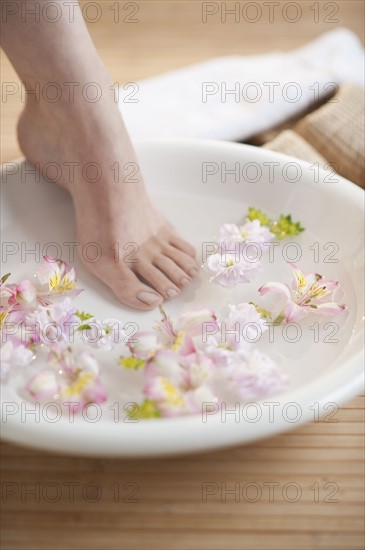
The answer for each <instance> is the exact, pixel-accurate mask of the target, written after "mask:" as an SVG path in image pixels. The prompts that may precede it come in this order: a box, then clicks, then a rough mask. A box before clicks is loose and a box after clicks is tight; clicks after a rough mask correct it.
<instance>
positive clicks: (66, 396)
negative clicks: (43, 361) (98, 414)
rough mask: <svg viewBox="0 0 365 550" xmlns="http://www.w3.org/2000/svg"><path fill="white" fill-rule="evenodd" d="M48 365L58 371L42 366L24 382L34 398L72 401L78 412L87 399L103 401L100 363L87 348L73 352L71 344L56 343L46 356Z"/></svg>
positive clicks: (74, 409)
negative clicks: (61, 345) (66, 345)
mask: <svg viewBox="0 0 365 550" xmlns="http://www.w3.org/2000/svg"><path fill="white" fill-rule="evenodd" d="M49 364H50V366H52V364H53V365H55V366H56V367H57V369H58V370H57V371H53V370H50V369H47V370H43V371H41V372H40V373H38V374H36V375H35V376H34V377H33V378H32V379H31V380H30V381H29V382H28V384H27V386H26V390H27V391H28V393H29V394H30V395H31V396H32V397H33V398H34V399H36V400H37V401H41V402H42V401H47V400H51V399H52V400H54V401H58V402H60V404H61V405H65V404H66V403H68V405H67V406H68V407H70V405H69V404H70V403H72V404H73V407H72V410H73V411H74V412H75V413H77V412H79V411H80V410H82V408H83V407H85V405H87V404H89V403H97V404H101V403H104V402H105V401H106V399H107V395H106V391H105V389H104V386H103V384H102V383H101V380H100V379H99V376H98V373H99V365H98V363H97V361H96V359H95V357H94V356H93V355H92V354H91V353H89V352H85V351H84V352H82V353H79V354H75V353H74V352H73V351H72V350H71V349H70V348H61V347H60V346H55V347H54V348H53V349H52V351H51V353H50V356H49Z"/></svg>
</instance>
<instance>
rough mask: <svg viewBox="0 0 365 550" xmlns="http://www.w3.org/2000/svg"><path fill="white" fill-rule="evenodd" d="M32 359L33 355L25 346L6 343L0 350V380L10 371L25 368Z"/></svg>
mask: <svg viewBox="0 0 365 550" xmlns="http://www.w3.org/2000/svg"><path fill="white" fill-rule="evenodd" d="M32 358H33V353H32V352H31V351H30V350H29V349H27V348H26V347H25V346H23V345H22V344H21V345H18V346H14V344H13V342H11V341H8V342H5V344H2V346H1V349H0V378H1V379H3V378H5V377H6V375H7V374H8V373H9V371H10V370H12V369H14V368H16V367H26V366H27V365H29V363H30V362H31V360H32Z"/></svg>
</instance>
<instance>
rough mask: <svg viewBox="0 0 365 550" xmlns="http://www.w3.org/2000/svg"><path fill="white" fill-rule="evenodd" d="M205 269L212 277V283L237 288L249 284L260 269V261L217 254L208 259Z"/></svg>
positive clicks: (235, 255) (228, 254) (225, 253)
mask: <svg viewBox="0 0 365 550" xmlns="http://www.w3.org/2000/svg"><path fill="white" fill-rule="evenodd" d="M204 267H205V269H206V271H208V273H211V274H212V276H211V278H210V279H209V280H210V281H211V282H213V283H216V284H218V285H221V286H224V287H230V286H235V285H238V284H240V283H249V282H250V281H251V279H252V277H253V276H254V275H255V274H256V272H257V271H258V270H259V269H260V262H259V261H252V262H250V261H248V260H247V259H245V258H243V257H241V255H239V258H237V254H231V253H229V252H223V253H222V252H217V253H216V254H212V255H211V256H209V257H208V259H207V261H206V263H205V264H204Z"/></svg>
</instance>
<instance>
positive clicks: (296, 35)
mask: <svg viewBox="0 0 365 550" xmlns="http://www.w3.org/2000/svg"><path fill="white" fill-rule="evenodd" d="M84 4H87V2H84ZM89 4H90V3H89ZM97 4H98V5H99V8H101V10H102V14H101V15H102V16H101V19H100V21H98V22H97V23H94V24H90V25H89V28H90V31H91V33H92V35H93V37H94V39H95V42H96V45H97V47H98V49H99V51H100V53H101V55H102V57H103V59H104V61H105V63H106V65H107V66H108V69H109V71H110V72H111V74H112V77H113V79H114V80H115V81H116V82H127V81H134V80H137V79H140V78H144V77H148V76H151V75H154V74H157V73H159V72H162V71H165V70H168V69H173V68H176V67H181V66H183V65H185V64H188V63H193V62H197V61H201V60H204V59H208V58H210V57H212V56H218V55H228V54H252V53H263V52H267V51H272V50H278V49H283V50H288V49H291V48H294V47H296V46H299V45H301V44H304V43H305V42H306V41H308V40H310V39H312V38H314V37H316V36H318V35H320V34H321V33H323V32H325V31H328V30H331V29H334V28H338V27H340V26H345V27H348V28H350V29H352V30H354V31H355V32H356V33H357V34H358V36H359V37H360V39H361V40H362V41H364V34H363V33H364V25H363V17H364V4H363V2H362V1H352V0H345V1H337V2H325V1H321V2H314V1H312V0H309V1H307V0H304V1H301V2H299V3H298V4H300V6H301V9H302V15H301V17H300V19H299V20H298V22H296V23H288V22H286V21H285V19H284V15H285V12H284V11H283V10H284V9H285V5H286V4H288V2H281V3H280V6H279V7H278V8H277V12H275V20H274V22H273V23H271V22H270V21H269V13H268V8H265V6H264V3H263V2H261V1H260V2H254V3H253V4H256V5H259V6H261V7H262V9H263V11H262V16H261V18H260V20H259V21H258V22H256V23H249V22H247V21H245V20H244V18H243V16H242V9H244V7H245V5H246V4H248V2H240V3H239V4H240V10H241V12H240V13H241V15H240V20H239V22H237V23H236V22H234V21H233V20H232V19H233V18H232V17H231V18H230V17H228V18H227V22H226V23H223V22H222V21H221V17H220V15H221V6H222V3H221V2H212V3H210V4H212V5H213V6H215V7H216V8H217V9H218V10H219V12H218V13H217V14H216V15H214V16H211V17H208V20H207V22H206V23H202V3H201V2H199V1H195V0H192V1H190V0H185V1H174V0H170V1H167V0H166V1H158V2H155V1H153V0H145V1H138V2H129V3H128V2H120V3H119V4H120V8H121V11H120V22H119V23H116V22H114V21H113V17H114V15H115V11H113V10H112V9H111V8H112V7H113V6H114V10H115V9H116V8H115V6H116V4H117V3H116V2H109V1H99V2H97ZM127 4H128V5H127ZM233 4H234V2H226V5H227V7H230V6H232V5H233ZM135 6H137V8H138V13H135V14H134V15H132V12H133V11H135V9H136V8H135ZM313 6H314V7H313ZM316 6H317V7H318V14H317V15H318V22H315V21H314V17H315V15H316V14H315V12H314V11H313V10H314V9H316ZM123 8H126V9H123ZM241 8H242V9H241ZM243 13H245V14H246V15H247V17H246V18H247V19H250V18H251V19H252V18H253V16H254V15H253V12H252V13H249V12H243ZM288 15H289V17H292V15H290V14H289V12H288ZM89 16H90V17H94V15H93V12H92V10H91V8H90V12H89ZM128 18H132V19H138V20H139V22H136V23H133V22H130V23H127V22H126V21H125V20H126V19H128ZM335 19H337V20H338V22H331V21H333V20H335ZM123 20H124V21H123ZM1 72H2V81H3V82H18V80H17V77H16V75H15V73H14V71H13V69H12V68H11V66H10V64H9V62H8V60H7V59H6V57H5V55H3V54H2V58H1ZM0 106H1V159H2V161H6V160H11V159H14V158H16V157H18V156H19V155H20V151H19V149H18V146H17V143H16V138H15V128H16V120H17V116H18V114H19V112H20V110H21V108H22V102H21V97H20V94H17V95H14V96H12V97H10V98H8V99H7V101H6V102H1V103H0ZM333 420H338V422H316V423H312V424H309V425H307V426H305V427H303V428H300V429H297V430H294V431H292V432H291V433H288V434H285V435H281V436H278V437H275V438H272V439H267V440H265V441H262V442H260V443H256V444H254V445H249V446H246V447H241V448H235V449H233V450H232V449H231V450H224V451H220V452H215V453H210V454H206V455H199V456H194V457H184V458H179V459H170V460H153V461H132V460H128V461H121V460H99V459H84V458H80V459H77V458H76V459H75V458H67V457H61V456H56V455H48V454H45V453H41V452H38V451H32V450H28V449H22V448H18V447H16V446H13V445H9V444H2V447H1V449H2V455H1V456H2V491H3V494H2V516H1V518H2V530H1V548H2V549H3V550H15V549H19V550H28V549H34V550H53V549H55V550H61V549H62V550H66V549H67V550H86V549H87V550H114V549H115V550H124V549H125V550H154V549H156V550H157V549H158V550H165V549H166V550H167V549H169V550H200V549H201V550H203V549H204V550H208V549H209V550H216V549H217V550H235V549H237V550H238V549H239V550H243V549H245V550H251V549H252V550H266V549H268V550H270V549H277V550H286V549H288V550H289V549H290V550H292V549H294V548H295V549H297V550H312V549H313V550H314V549H328V550H336V549H341V550H355V549H358V550H361V549H363V548H364V526H363V522H362V520H363V516H364V467H363V460H364V456H363V450H364V399H363V397H358V398H356V399H354V400H353V401H352V402H351V403H349V404H347V405H346V406H344V407H342V408H341V409H340V410H339V412H338V413H337V414H336V415H335V417H334V418H333ZM93 483H94V484H96V486H94V487H93V486H92V485H91V484H93ZM207 483H210V484H211V485H209V486H207V485H206V484H207ZM52 484H53V485H52ZM127 484H129V485H127ZM248 484H249V485H248ZM288 484H289V485H288ZM72 487H73V488H74V489H72ZM32 489H34V490H35V493H33V494H32ZM118 489H119V494H118ZM207 489H209V490H210V491H211V492H215V494H214V495H210V494H209V495H206V498H205V500H206V502H204V494H205V491H206V490H207ZM232 489H235V490H236V491H238V497H235V495H232V494H228V491H229V490H232ZM96 491H99V492H96ZM225 491H226V492H227V495H226V502H224V495H225ZM132 492H135V495H134V497H131V496H129V497H128V495H131V493H132ZM11 493H14V494H11ZM72 493H74V494H73V495H72ZM38 495H39V498H38ZM296 495H298V496H299V498H298V501H297V502H294V501H293V500H295V498H296ZM72 496H73V498H72ZM94 498H97V499H98V500H97V501H96V502H92V500H93V499H94ZM235 498H237V500H238V502H236V501H235ZM52 499H55V501H54V502H51V500H52ZM131 499H132V500H136V502H129V501H130V500H131ZM256 499H257V501H256V502H254V500H256Z"/></svg>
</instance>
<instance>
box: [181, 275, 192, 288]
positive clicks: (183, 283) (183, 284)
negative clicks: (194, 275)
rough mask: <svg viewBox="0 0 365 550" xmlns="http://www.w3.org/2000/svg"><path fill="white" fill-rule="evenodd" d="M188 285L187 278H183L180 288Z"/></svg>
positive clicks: (188, 280)
mask: <svg viewBox="0 0 365 550" xmlns="http://www.w3.org/2000/svg"><path fill="white" fill-rule="evenodd" d="M189 283H190V279H188V278H187V277H183V278H182V279H181V281H180V284H181V285H182V286H187V285H188V284H189Z"/></svg>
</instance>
